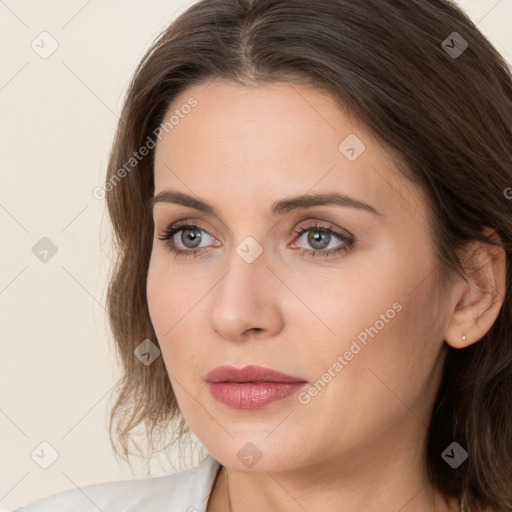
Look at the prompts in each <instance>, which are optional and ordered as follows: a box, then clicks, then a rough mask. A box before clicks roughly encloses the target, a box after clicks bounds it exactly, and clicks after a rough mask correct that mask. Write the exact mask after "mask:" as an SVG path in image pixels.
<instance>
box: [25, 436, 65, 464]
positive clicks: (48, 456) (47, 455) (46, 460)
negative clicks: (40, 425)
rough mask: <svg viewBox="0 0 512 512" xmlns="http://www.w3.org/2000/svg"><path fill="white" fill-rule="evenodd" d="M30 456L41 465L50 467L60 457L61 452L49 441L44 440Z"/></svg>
mask: <svg viewBox="0 0 512 512" xmlns="http://www.w3.org/2000/svg"><path fill="white" fill-rule="evenodd" d="M30 456H31V457H32V460H33V461H34V462H35V463H36V464H37V465H38V466H39V467H41V468H43V469H48V468H49V467H50V466H51V465H52V464H53V463H54V462H55V461H56V460H57V459H58V458H59V452H58V451H57V450H56V449H55V448H54V447H53V446H52V445H51V444H50V443H49V442H48V441H43V442H42V443H39V444H38V445H37V446H36V447H35V448H34V450H32V453H31V454H30Z"/></svg>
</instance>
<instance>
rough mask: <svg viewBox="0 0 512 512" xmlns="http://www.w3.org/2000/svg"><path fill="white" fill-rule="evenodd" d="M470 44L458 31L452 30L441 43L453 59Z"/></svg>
mask: <svg viewBox="0 0 512 512" xmlns="http://www.w3.org/2000/svg"><path fill="white" fill-rule="evenodd" d="M468 46H469V45H468V42H467V41H466V40H465V39H464V38H463V37H462V36H461V35H460V34H459V33H458V32H452V33H451V34H450V35H449V36H448V37H447V38H446V39H445V40H444V41H443V42H442V44H441V47H442V48H443V50H444V51H445V52H446V53H447V54H448V55H449V56H450V57H451V58H452V59H458V58H459V57H460V56H461V55H462V54H463V53H464V52H465V51H466V50H467V49H468Z"/></svg>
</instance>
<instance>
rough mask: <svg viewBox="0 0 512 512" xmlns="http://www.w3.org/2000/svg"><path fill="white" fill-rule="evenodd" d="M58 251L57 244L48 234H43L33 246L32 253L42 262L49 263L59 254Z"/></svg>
mask: <svg viewBox="0 0 512 512" xmlns="http://www.w3.org/2000/svg"><path fill="white" fill-rule="evenodd" d="M57 251H58V248H57V246H56V245H55V244H54V243H53V242H52V241H51V240H50V239H49V238H47V237H46V236H43V238H41V240H39V241H38V242H37V243H36V244H35V245H34V247H32V254H33V255H34V256H35V257H36V258H37V259H38V260H39V261H41V262H42V263H48V262H49V261H50V260H51V259H52V258H53V257H54V256H55V255H56V254H57Z"/></svg>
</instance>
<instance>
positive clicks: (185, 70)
mask: <svg viewBox="0 0 512 512" xmlns="http://www.w3.org/2000/svg"><path fill="white" fill-rule="evenodd" d="M454 32H457V34H458V35H454V34H453V33H454ZM461 38H462V39H463V40H464V41H466V42H467V45H468V46H467V48H466V49H465V51H463V53H462V54H460V55H456V54H453V52H450V49H452V50H457V49H459V50H460V51H462V50H464V47H463V46H461V41H462V39H461ZM444 41H448V43H444ZM459 53H460V52H459ZM214 78H217V79H221V80H225V81H231V82H235V83H239V84H241V85H246V84H250V83H257V82H265V81H266V82H276V81H290V83H308V84H312V85H314V86H315V87H318V88H319V89H323V90H325V91H328V92H329V93H330V94H331V95H332V97H333V98H335V99H336V100H338V101H339V104H340V106H343V107H344V108H347V109H349V111H350V112H352V113H353V114H354V115H355V116H357V118H358V119H359V120H361V121H362V122H363V123H364V125H365V126H366V127H367V129H368V130H369V131H370V132H372V133H373V134H374V135H375V136H376V137H377V138H378V140H380V141H381V142H382V144H383V145H385V146H386V147H387V148H389V150H390V152H391V153H392V154H394V155H395V156H396V162H397V167H398V168H399V170H400V172H401V173H402V174H403V175H404V176H405V177H406V178H408V179H410V180H412V181H413V182H414V183H415V184H417V185H418V186H419V187H420V188H421V189H422V190H423V192H424V194H425V200H426V201H427V204H428V207H429V213H430V218H429V219H428V222H429V224H428V225H429V229H430V231H431V235H432V243H433V248H434V250H435V255H436V264H437V265H436V277H438V278H439V279H441V278H445V280H444V281H443V282H445V283H451V282H453V281H452V280H453V278H454V276H456V275H458V276H464V275H465V274H464V267H463V265H462V264H461V259H460V255H461V254H462V253H461V250H462V249H463V248H464V247H466V245H467V243H468V242H469V241H472V240H481V241H483V242H487V243H492V244H494V245H496V244H497V242H494V241H493V240H490V239H489V238H486V237H485V236H484V235H483V234H482V229H483V227H484V226H490V227H492V228H493V229H494V230H495V232H496V233H498V234H499V237H500V239H501V242H502V246H503V248H504V250H505V252H506V254H507V256H508V257H507V266H506V274H507V278H506V294H505V297H504V303H503V305H502V308H501V310H500V312H499V316H498V318H497V320H496V321H495V323H494V324H493V326H492V327H491V329H490V330H489V331H488V332H487V334H486V335H485V336H484V337H483V338H482V339H481V340H479V341H478V342H477V343H474V344H472V345H470V346H468V347H467V348H464V349H458V350H456V349H453V348H452V347H448V351H447V355H446V359H445V363H444V370H443V377H442V381H441V384H440V387H439V391H438V394H437V398H436V401H435V405H434V409H433V414H432V417H431V422H430V425H429V429H428V438H427V442H426V446H425V468H426V470H427V473H428V478H429V480H430V482H431V483H432V485H433V487H434V488H435V489H437V490H438V491H439V492H440V493H441V494H442V495H443V496H444V497H445V498H448V497H452V498H457V499H458V500H461V499H464V501H465V502H466V503H468V505H469V506H470V507H471V511H472V512H476V511H480V510H483V509H485V508H487V507H492V508H493V509H495V510H498V511H509V512H510V511H512V297H511V293H512V292H511V290H512V286H511V285H512V283H511V282H510V280H511V272H510V268H509V267H510V265H511V263H510V262H511V258H510V254H511V250H512V208H511V202H510V200H509V199H508V195H507V193H506V192H505V191H506V190H507V189H508V187H510V186H512V150H511V147H512V136H511V127H512V80H511V73H510V68H509V66H508V64H507V62H506V61H505V60H504V59H503V57H502V56H501V55H500V54H499V53H498V51H497V50H496V49H495V48H494V47H493V46H492V45H491V43H490V42H489V41H488V40H487V39H486V38H485V37H484V35H483V34H482V33H481V32H480V31H479V30H478V29H477V27H476V26H475V24H474V23H473V22H472V21H471V20H470V19H469V18H468V16H467V15H466V14H465V13H464V12H463V11H462V10H461V9H460V8H459V7H457V5H455V4H454V3H453V2H451V1H449V0H315V1H314V2H312V1H311V0H202V1H199V2H197V3H196V4H194V5H192V6H191V7H190V8H188V10H186V11H185V12H184V13H183V14H181V15H180V16H179V17H178V18H177V19H176V20H175V21H174V22H173V23H172V24H171V25H170V26H169V27H168V28H167V29H166V30H165V31H164V32H163V33H162V34H161V35H160V36H159V37H158V39H157V40H156V41H155V43H154V45H153V46H152V48H150V50H149V51H148V52H147V53H146V55H145V56H144V58H143V59H142V61H141V62H140V64H139V65H138V67H137V69H136V72H135V75H134V78H133V80H132V82H131V84H130V87H129V90H128V92H127V97H126V101H125V104H124V108H123V112H122V115H121V118H120V122H119V126H118V130H117V134H116V137H115V141H114V144H113V148H112V152H111V157H110V162H109V166H108V174H107V182H109V183H110V184H111V186H110V187H109V189H107V196H106V199H107V205H108V210H109V214H110V217H111V220H112V224H113V228H114V234H115V241H116V249H117V254H118V259H117V261H116V265H115V267H114V268H113V274H112V276H111V280H110V282H109V289H108V313H109V319H110V322H111V326H112V330H113V334H114V337H115V340H116V346H117V350H118V352H119V355H120V359H121V361H122V364H123V367H124V375H123V377H122V379H121V382H120V383H121V386H120V392H119V395H118V397H117V401H116V403H115V405H114V407H113V409H112V412H111V418H110V432H111V440H112V443H113V446H114V451H115V452H116V454H119V451H118V444H119V445H120V446H121V447H122V454H123V456H124V458H126V459H127V458H128V456H129V448H128V447H129V444H130V443H133V444H134V445H136V443H135V441H134V439H133V432H134V430H135V429H136V427H139V426H144V427H145V436H146V439H148V440H149V444H150V446H151V449H152V448H153V436H154V435H156V436H157V438H158V439H161V438H166V437H167V436H168V435H169V433H171V434H172V435H174V440H175V441H176V440H179V439H180V438H181V436H182V435H183V434H184V433H186V432H187V431H188V429H187V426H186V423H185V421H184V418H183V417H182V415H181V413H180V411H179V409H178V405H177V402H176V398H175V396H174V394H173V390H172V387H171V384H170V381H169V378H168V374H167V372H166V368H165V365H164V362H163V360H162V358H161V357H159V358H157V359H156V360H155V361H154V362H153V363H152V364H151V365H149V366H145V365H143V364H140V361H139V360H138V359H137V358H136V357H134V349H135V348H136V347H137V346H138V345H139V344H140V343H141V342H142V340H144V339H147V338H149V339H150V340H152V341H153V342H155V343H158V341H157V339H156V335H155V332H154V330H153V327H152V325H151V321H150V317H149V313H148V305H147V298H146V277H147V269H148V264H149V260H150V254H151V247H152V237H153V229H154V226H153V220H152V214H151V211H150V210H149V208H148V202H149V200H150V199H151V197H152V195H153V194H154V181H153V163H154V162H153V154H154V151H149V154H148V155H147V156H146V157H144V158H141V159H140V160H139V159H137V161H136V162H135V163H134V165H133V170H130V172H128V173H123V178H122V179H119V176H120V173H119V170H120V169H121V168H122V167H123V166H124V168H125V169H126V162H127V161H128V160H129V159H130V158H131V157H132V155H133V154H134V153H135V152H137V151H138V150H139V149H140V148H141V147H143V146H144V145H148V146H149V144H148V141H149V140H150V138H151V137H152V134H155V133H157V131H156V130H157V129H158V127H159V126H160V124H161V123H162V122H163V121H164V115H165V113H166V111H167V109H168V107H169V105H170V103H171V102H172V101H173V99H175V98H176V97H177V96H178V95H179V94H180V93H182V92H183V91H185V90H186V88H187V87H189V86H190V85H192V84H200V83H205V81H207V80H209V79H214ZM115 179H117V182H115V183H114V181H115ZM113 183H114V185H115V186H112V184H113ZM440 282H441V281H440ZM440 294H442V292H441V291H440ZM440 302H442V300H441V295H440ZM171 420H173V421H174V420H176V422H177V423H176V427H175V428H174V429H169V428H168V426H169V422H170V421H171ZM169 430H170V431H171V432H169ZM113 435H114V437H115V438H116V440H115V441H114V439H113V437H112V436H113ZM454 441H456V442H457V443H459V444H460V445H461V446H462V447H463V448H464V449H465V450H466V451H467V452H468V459H467V460H466V461H465V463H463V464H462V465H461V466H460V467H458V468H457V469H456V470H454V469H452V468H451V467H449V466H448V464H447V463H446V462H445V461H444V460H443V458H442V457H441V454H442V452H443V451H444V450H445V449H446V448H447V447H448V446H449V445H450V444H451V443H452V442H454ZM167 443H168V444H167V446H170V443H171V440H170V438H168V437H167Z"/></svg>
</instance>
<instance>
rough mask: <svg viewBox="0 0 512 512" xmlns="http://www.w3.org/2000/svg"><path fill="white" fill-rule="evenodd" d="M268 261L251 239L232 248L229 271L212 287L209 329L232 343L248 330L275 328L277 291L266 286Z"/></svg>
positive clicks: (259, 247) (267, 281)
mask: <svg viewBox="0 0 512 512" xmlns="http://www.w3.org/2000/svg"><path fill="white" fill-rule="evenodd" d="M267 260H268V259H267V258H266V257H265V253H264V251H263V247H262V246H261V245H260V244H259V243H258V242H257V241H256V240H255V239H254V238H253V237H246V238H245V239H243V240H242V242H240V243H239V244H238V245H237V246H235V247H233V249H232V251H231V254H230V255H229V258H228V266H229V269H228V271H227V272H226V273H225V274H224V276H223V277H222V279H221V281H220V282H219V283H218V285H217V286H216V287H215V290H216V291H215V293H214V298H213V301H212V307H211V317H210V321H211V323H212V327H213V328H214V329H215V330H216V331H217V332H218V333H219V334H221V335H222V336H223V337H226V338H230V339H234V338H237V337H238V336H241V335H242V334H243V333H244V332H245V331H246V330H248V329H256V328H257V329H263V330H272V329H274V328H275V327H276V321H277V320H278V315H279V312H278V310H279V308H278V306H276V304H275V301H276V300H277V297H276V294H275V291H276V288H275V287H273V286H269V279H271V276H272V273H271V272H270V270H269V269H268V268H267V263H268V261H267Z"/></svg>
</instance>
